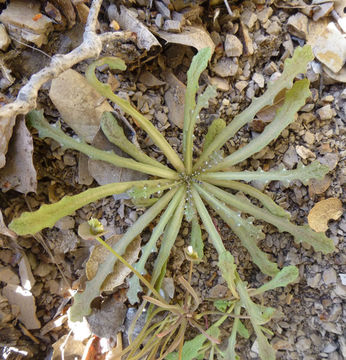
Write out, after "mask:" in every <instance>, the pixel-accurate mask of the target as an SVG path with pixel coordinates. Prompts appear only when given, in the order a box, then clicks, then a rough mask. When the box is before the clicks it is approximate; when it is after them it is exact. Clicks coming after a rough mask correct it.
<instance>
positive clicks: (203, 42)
mask: <svg viewBox="0 0 346 360" xmlns="http://www.w3.org/2000/svg"><path fill="white" fill-rule="evenodd" d="M157 34H158V35H159V36H160V37H161V38H162V39H164V40H166V41H167V42H169V43H174V44H181V45H187V46H192V47H194V48H195V49H197V50H201V49H204V48H206V47H209V48H210V49H211V53H212V54H213V53H214V50H215V44H214V42H213V40H212V39H211V37H210V35H209V33H208V32H207V31H206V30H205V29H204V28H202V27H198V26H186V27H185V28H184V31H182V32H181V33H178V34H175V33H169V32H166V31H158V32H157Z"/></svg>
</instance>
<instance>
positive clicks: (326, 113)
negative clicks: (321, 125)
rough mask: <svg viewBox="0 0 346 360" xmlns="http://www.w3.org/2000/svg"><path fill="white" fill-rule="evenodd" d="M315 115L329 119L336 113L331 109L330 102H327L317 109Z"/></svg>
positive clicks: (322, 118)
mask: <svg viewBox="0 0 346 360" xmlns="http://www.w3.org/2000/svg"><path fill="white" fill-rule="evenodd" d="M317 115H318V116H319V117H320V119H321V120H330V119H332V118H333V117H334V116H335V115H336V112H335V110H334V109H332V107H331V106H330V104H328V105H325V106H323V107H321V108H320V109H318V110H317Z"/></svg>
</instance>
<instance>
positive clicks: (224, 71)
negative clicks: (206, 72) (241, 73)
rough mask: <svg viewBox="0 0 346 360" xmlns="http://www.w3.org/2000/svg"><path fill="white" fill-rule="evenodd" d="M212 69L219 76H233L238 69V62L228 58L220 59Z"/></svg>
mask: <svg viewBox="0 0 346 360" xmlns="http://www.w3.org/2000/svg"><path fill="white" fill-rule="evenodd" d="M212 70H213V71H214V72H215V73H216V74H217V75H219V76H221V77H227V76H234V75H235V74H236V73H237V71H238V64H236V63H235V62H234V61H232V60H231V59H228V58H222V59H220V60H219V61H218V62H217V63H216V65H214V66H213V67H212Z"/></svg>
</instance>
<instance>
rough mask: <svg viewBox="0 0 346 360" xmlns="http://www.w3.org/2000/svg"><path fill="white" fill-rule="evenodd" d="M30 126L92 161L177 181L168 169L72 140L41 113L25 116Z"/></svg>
mask: <svg viewBox="0 0 346 360" xmlns="http://www.w3.org/2000/svg"><path fill="white" fill-rule="evenodd" d="M27 118H28V120H29V123H30V125H31V126H33V127H34V128H36V129H37V130H38V131H39V135H40V137H50V138H51V139H54V140H55V141H57V142H58V143H59V144H60V145H61V146H62V147H64V148H66V149H74V150H78V151H80V152H82V153H83V154H85V155H87V156H89V157H90V158H91V159H94V160H101V161H106V162H108V163H110V164H113V165H115V166H118V167H123V168H127V169H132V170H137V171H140V172H142V173H146V174H150V175H155V176H159V177H163V178H166V179H177V178H178V174H177V173H176V172H175V171H173V170H171V169H169V168H166V169H162V168H157V167H155V166H152V165H148V164H142V163H139V162H137V161H135V160H132V159H128V158H123V157H121V156H119V155H116V154H115V153H114V152H113V151H111V152H109V151H103V150H100V149H97V148H95V147H93V146H90V145H88V144H86V143H84V142H81V141H78V140H76V139H73V138H72V137H70V136H68V135H66V134H65V133H64V132H63V131H62V130H61V129H60V128H58V127H56V126H53V125H49V123H48V121H47V120H46V119H45V118H44V117H43V111H36V110H34V111H30V113H29V114H28V115H27Z"/></svg>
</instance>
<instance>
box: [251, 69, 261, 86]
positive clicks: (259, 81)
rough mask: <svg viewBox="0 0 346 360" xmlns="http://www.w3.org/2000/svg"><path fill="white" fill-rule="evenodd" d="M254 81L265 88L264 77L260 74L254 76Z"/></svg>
mask: <svg viewBox="0 0 346 360" xmlns="http://www.w3.org/2000/svg"><path fill="white" fill-rule="evenodd" d="M252 80H253V81H254V82H255V83H256V84H257V85H258V86H259V87H260V88H263V87H264V76H263V75H262V74H259V73H254V74H253V76H252Z"/></svg>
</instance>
